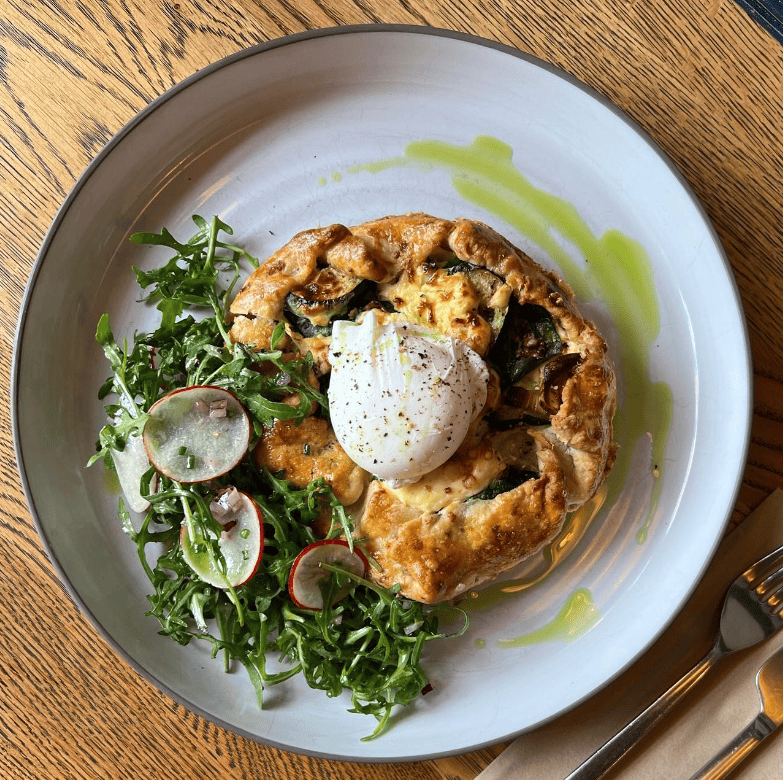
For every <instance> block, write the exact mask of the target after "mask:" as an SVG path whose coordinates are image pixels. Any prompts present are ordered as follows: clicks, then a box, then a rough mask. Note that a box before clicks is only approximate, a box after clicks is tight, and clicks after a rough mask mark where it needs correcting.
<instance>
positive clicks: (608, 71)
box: [0, 0, 783, 780]
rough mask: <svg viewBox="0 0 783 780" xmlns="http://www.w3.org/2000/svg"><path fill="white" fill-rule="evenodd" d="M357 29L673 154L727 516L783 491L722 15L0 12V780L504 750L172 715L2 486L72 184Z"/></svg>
mask: <svg viewBox="0 0 783 780" xmlns="http://www.w3.org/2000/svg"><path fill="white" fill-rule="evenodd" d="M360 23H361V24H364V23H407V24H416V25H430V26H435V27H443V28H449V29H455V30H459V31H462V32H467V33H472V34H476V35H480V36H482V37H485V38H489V39H493V40H497V41H500V42H502V43H505V44H509V45H511V46H514V47H517V48H519V49H521V50H523V51H525V52H529V53H531V54H533V55H536V56H537V57H540V58H542V59H543V60H546V61H547V62H550V63H552V64H554V65H556V66H558V67H560V68H562V69H564V70H566V71H568V72H569V73H571V74H573V75H575V76H576V77H577V78H579V79H581V80H582V81H584V82H585V83H587V84H589V85H591V86H592V87H594V88H595V89H597V90H598V91H599V92H600V93H602V94H603V95H605V96H607V97H608V98H609V99H610V100H612V101H613V102H614V103H616V104H617V105H618V106H620V107H621V108H623V109H624V110H625V111H626V112H627V113H628V114H630V116H631V117H633V118H634V119H635V120H636V121H637V122H638V123H639V124H640V125H641V126H642V127H643V128H644V129H645V130H647V132H649V133H650V135H651V136H652V137H653V138H654V139H655V140H656V141H657V142H658V143H659V144H660V145H661V146H662V147H663V148H664V149H665V150H666V152H668V154H669V155H670V156H671V157H672V159H673V160H674V162H675V163H676V164H677V166H678V167H679V169H680V170H681V171H682V173H683V174H684V175H685V177H686V178H687V179H688V181H689V182H690V184H691V185H692V187H693V189H694V190H695V192H696V194H697V196H698V197H699V198H700V200H701V202H702V203H703V205H704V208H705V209H706V211H707V213H708V215H709V217H710V219H711V220H712V222H713V223H714V225H715V227H716V229H717V231H718V233H719V235H720V238H721V240H722V242H723V244H724V246H725V248H726V251H727V253H728V256H729V259H730V261H731V265H732V267H733V270H734V273H735V276H736V279H737V284H738V286H739V289H740V293H741V295H742V299H743V302H744V304H745V307H746V313H747V319H748V328H749V333H750V339H751V344H752V350H753V359H754V370H755V376H756V385H755V417H754V422H753V432H752V443H751V447H750V452H749V458H748V464H747V469H746V471H745V477H744V482H743V484H742V488H741V491H740V494H739V497H738V501H737V504H736V508H735V511H734V515H733V522H734V523H738V522H741V521H742V519H743V518H744V517H745V516H746V515H747V514H748V513H749V512H750V511H751V510H752V509H753V508H754V507H755V506H756V505H757V504H758V503H759V502H760V501H761V499H762V498H763V497H765V496H766V495H767V494H768V492H769V491H770V490H771V489H773V488H774V487H776V486H781V485H783V335H781V325H783V284H781V277H783V234H782V232H781V221H782V219H781V218H782V215H783V183H781V179H782V178H783V130H782V129H781V120H782V118H783V47H781V45H780V44H779V43H778V42H777V41H776V40H775V39H774V38H773V37H772V36H770V35H769V34H768V33H767V32H766V31H765V30H764V29H762V28H761V27H759V26H758V25H757V24H756V23H755V22H754V21H753V20H752V19H751V18H750V17H749V16H748V15H747V14H746V13H745V12H744V11H743V10H742V9H741V8H740V7H739V6H738V5H736V4H735V3H734V2H733V0H706V1H705V0H700V1H698V2H697V0H666V1H664V0H651V1H650V2H644V1H641V2H637V0H603V1H602V2H593V1H592V0H571V2H569V3H562V2H560V1H559V0H537V1H536V2H535V3H533V2H532V1H531V2H527V1H524V0H517V1H513V0H443V2H435V0H384V2H381V0H298V1H297V2H296V3H294V2H291V1H289V0H282V1H281V0H264V2H262V3H261V2H259V3H255V2H252V1H251V0H220V1H218V0H180V1H179V2H162V1H161V0H60V1H59V2H58V1H57V0H3V3H2V4H0V177H2V178H1V179H0V181H1V182H2V187H0V294H1V295H2V298H1V299H0V300H1V302H2V322H1V323H0V327H1V328H2V331H1V333H2V338H3V343H4V349H3V350H2V353H1V354H0V379H1V380H2V383H3V388H4V393H3V400H2V403H3V415H2V422H1V423H0V425H2V441H0V457H1V458H2V465H3V469H2V475H1V477H0V479H2V488H1V489H0V502H1V503H0V507H1V508H2V519H0V554H1V555H2V575H1V576H0V625H2V626H3V629H2V642H0V776H2V777H3V778H25V779H27V778H56V779H59V778H75V779H77V780H86V779H87V778H90V779H92V778H128V779H129V780H130V779H131V778H133V779H134V780H135V779H137V778H138V779H141V780H148V779H149V780H152V779H153V778H171V779H172V780H174V779H176V778H189V779H190V780H196V779H199V778H232V779H233V778H236V779H237V780H239V779H240V778H241V779H242V780H244V779H246V778H267V777H268V778H281V779H283V778H319V779H320V778H329V779H330V780H331V779H334V780H338V779H339V780H344V779H345V778H366V779H367V780H391V779H392V778H394V779H396V780H403V779H405V778H411V780H413V779H414V778H415V779H416V780H436V779H441V780H445V778H460V779H464V780H470V779H472V778H474V777H475V776H476V775H477V774H478V773H479V771H480V770H481V769H482V768H483V767H484V766H486V764H487V763H488V762H489V761H490V760H491V759H492V757H493V756H494V755H496V754H497V753H498V752H499V751H500V750H501V749H502V746H500V745H499V746H496V747H495V748H492V749H490V750H485V751H480V752H477V753H472V754H468V755H464V756H459V757H454V758H449V759H442V760H437V761H428V762H421V763H409V764H369V765H359V764H349V763H341V762H333V761H326V760H320V759H313V758H308V757H305V756H300V755H294V754H290V753H286V752H283V751H279V750H275V749H272V748H267V747H264V746H261V745H258V744H255V743H253V742H250V741H247V740H245V739H242V738H239V737H237V736H235V735H233V734H232V733H229V732H227V731H224V730H223V729H221V728H218V727H216V726H214V725H212V724H211V723H210V722H208V721H206V720H204V719H202V718H200V717H197V716H195V715H194V714H192V713H190V712H188V711H187V710H185V709H184V708H182V707H181V706H179V705H177V704H175V703H174V702H172V701H171V700H170V699H169V698H167V697H166V696H164V695H162V694H161V693H159V692H158V691H157V690H156V689H154V688H153V687H152V686H151V685H150V684H148V683H147V682H146V681H145V680H144V679H143V678H141V677H140V676H138V675H137V674H136V673H135V672H134V671H133V670H132V669H130V668H129V667H128V666H126V664H125V663H124V662H123V661H122V659H121V658H120V657H119V656H118V655H117V654H116V653H115V652H114V651H113V650H112V649H111V648H109V647H108V646H107V645H106V644H105V643H104V642H103V640H102V639H101V638H100V636H99V635H98V634H97V633H96V632H95V631H94V629H93V628H92V627H91V626H90V624H89V623H88V622H87V620H86V619H85V618H84V617H82V615H81V614H80V613H79V611H78V610H77V609H76V608H75V607H74V605H73V604H72V603H71V601H70V599H69V597H68V595H67V594H66V592H65V591H64V590H63V588H62V587H61V586H60V584H59V580H58V578H57V575H56V573H55V572H54V570H53V568H52V565H51V564H50V562H49V561H48V559H47V557H46V554H45V553H44V551H43V548H42V545H41V543H40V541H39V539H38V536H37V533H36V531H35V528H34V525H33V523H32V521H31V518H30V515H29V512H28V510H27V507H26V503H25V499H24V495H23V492H22V488H21V486H20V482H19V478H18V475H17V471H16V464H15V459H14V451H13V443H12V433H11V427H10V422H9V419H10V418H9V408H8V404H9V402H8V400H7V399H8V389H9V386H10V373H11V354H12V344H13V339H14V332H15V328H16V319H17V313H18V310H19V306H20V302H21V300H22V297H23V292H24V288H25V283H26V280H27V277H28V274H29V272H30V269H31V267H32V265H33V263H34V261H35V257H36V254H37V251H38V248H39V246H40V244H41V242H42V240H43V237H44V235H45V233H46V231H47V229H48V226H49V225H50V223H51V222H52V220H53V218H54V216H55V214H56V212H57V209H58V207H59V205H60V203H61V202H62V201H63V199H64V198H65V197H66V195H67V193H68V191H69V190H70V188H71V187H72V185H73V184H74V182H75V181H76V179H77V178H78V176H79V175H80V174H81V172H82V171H83V170H84V168H85V167H86V166H87V165H88V164H89V162H90V161H91V160H92V159H93V158H94V157H95V155H96V154H97V153H98V151H99V150H100V149H101V147H102V146H103V145H104V144H105V143H106V142H107V141H108V140H109V139H110V138H111V137H112V135H113V134H114V133H115V132H117V131H118V130H119V129H120V128H121V127H122V126H123V125H124V124H125V123H126V122H128V121H129V120H130V119H131V118H132V117H133V116H134V115H135V114H136V113H137V112H138V111H140V110H141V109H142V108H144V106H145V105H146V104H147V103H148V102H149V101H151V100H153V99H154V98H156V97H157V96H158V95H160V94H161V93H162V92H164V91H165V90H166V89H168V88H169V87H171V86H172V85H174V84H176V83H178V82H179V81H181V80H182V79H184V78H186V77H187V76H189V75H191V74H192V73H193V72H195V71H197V70H198V69H200V68H202V67H204V66H206V65H208V64H210V63H212V62H215V61H216V60H219V59H221V58H222V57H224V56H226V55H229V54H231V53H233V52H236V51H238V50H240V49H242V48H245V47H247V46H251V45H253V44H256V43H258V42H261V41H266V40H269V39H272V38H276V37H279V36H282V35H286V34H289V33H295V32H299V31H302V30H306V29H314V28H319V27H329V26H334V25H345V24H360ZM719 348H720V337H719V334H716V349H719ZM733 370H735V367H733V366H731V365H727V366H726V371H727V372H730V371H733Z"/></svg>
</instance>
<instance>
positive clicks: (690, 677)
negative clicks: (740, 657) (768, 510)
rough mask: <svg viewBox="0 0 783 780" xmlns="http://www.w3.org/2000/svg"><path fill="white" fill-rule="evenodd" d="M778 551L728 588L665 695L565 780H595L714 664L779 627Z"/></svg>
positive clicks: (781, 554) (781, 576)
mask: <svg viewBox="0 0 783 780" xmlns="http://www.w3.org/2000/svg"><path fill="white" fill-rule="evenodd" d="M781 605H783V547H779V548H778V549H777V550H774V551H773V552H771V553H769V555H766V556H765V557H764V558H762V559H761V560H760V561H758V562H756V563H754V564H753V566H751V567H750V568H749V569H748V570H747V571H746V572H744V573H743V574H740V576H739V577H737V579H736V580H734V582H733V583H732V584H731V586H730V587H729V590H728V592H727V593H726V597H725V599H724V602H723V611H722V612H721V618H720V629H719V631H718V635H717V636H716V637H715V642H714V644H713V646H712V649H711V650H710V651H709V653H707V655H705V656H704V658H703V659H702V660H701V661H699V663H697V664H696V666H694V667H693V669H691V670H690V671H689V672H687V673H686V674H685V675H684V676H683V677H682V678H681V679H680V680H678V681H677V682H676V683H674V685H672V687H671V688H669V690H668V691H666V692H665V693H664V694H662V695H661V696H660V697H659V698H658V699H656V700H655V701H654V702H653V703H652V704H651V705H650V706H649V707H647V709H645V710H643V711H642V712H641V713H640V714H639V715H637V716H636V717H635V718H634V719H633V720H632V721H631V722H630V723H629V724H628V725H627V726H625V728H623V729H622V730H621V731H619V732H618V733H617V734H615V736H614V737H612V738H611V739H610V740H609V741H608V742H606V743H605V744H604V745H603V746H602V747H600V748H598V750H596V752H595V753H593V754H592V755H591V756H590V757H589V758H588V759H587V760H586V761H584V762H583V763H582V764H580V766H578V767H577V768H576V769H575V770H574V771H573V772H571V774H570V775H568V777H566V778H565V780H597V778H599V777H602V776H603V775H604V773H606V772H607V771H608V770H609V769H610V768H611V767H613V766H614V765H615V764H616V763H617V762H618V761H619V760H620V759H621V758H622V757H623V756H624V755H625V753H626V752H627V751H628V750H630V748H631V747H633V746H634V745H635V744H636V743H637V742H638V741H639V740H640V739H641V738H642V737H644V736H645V734H647V733H648V732H649V731H650V730H651V729H652V728H653V726H655V724H656V723H658V722H659V721H660V720H661V719H662V718H663V717H664V716H665V715H666V714H667V713H668V712H669V711H670V710H671V709H672V707H674V705H675V704H676V703H677V702H678V701H680V699H682V697H683V696H685V694H686V693H688V691H690V690H691V688H693V687H694V686H695V685H696V683H698V682H699V680H701V679H702V678H703V677H704V676H705V675H706V674H707V672H709V670H710V669H712V667H713V666H715V664H716V663H718V661H720V660H721V659H722V658H725V657H726V656H727V655H729V654H730V653H733V652H735V651H737V650H744V649H745V648H748V647H752V646H753V645H755V644H758V643H759V642H760V641H761V640H762V639H766V638H767V637H769V636H771V635H772V634H774V633H775V632H776V631H777V630H778V629H779V628H781V626H783V615H781Z"/></svg>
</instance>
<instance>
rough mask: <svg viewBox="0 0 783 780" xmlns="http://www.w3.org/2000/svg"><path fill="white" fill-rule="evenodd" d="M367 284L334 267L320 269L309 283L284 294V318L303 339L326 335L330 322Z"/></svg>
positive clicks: (351, 304)
mask: <svg viewBox="0 0 783 780" xmlns="http://www.w3.org/2000/svg"><path fill="white" fill-rule="evenodd" d="M369 284H370V282H368V280H366V279H360V278H358V277H356V276H350V275H349V274H345V273H343V272H341V271H338V270H337V269H335V268H331V267H328V266H327V267H326V268H322V269H321V270H320V271H319V272H318V273H317V274H316V276H315V278H314V279H313V281H312V282H310V283H309V284H306V285H305V286H304V287H300V288H298V289H296V290H292V291H291V292H290V293H288V295H287V296H286V298H285V312H286V318H287V319H288V321H289V322H290V323H291V325H292V326H293V327H294V328H295V329H296V330H297V331H298V332H299V333H301V334H302V335H303V336H304V337H305V338H310V337H312V336H328V335H329V334H330V333H331V332H332V321H333V320H335V319H339V318H344V317H346V316H347V315H348V313H349V312H350V311H351V309H352V308H354V304H355V302H356V298H357V296H358V294H359V293H361V292H363V291H365V292H366V291H367V288H368V286H369Z"/></svg>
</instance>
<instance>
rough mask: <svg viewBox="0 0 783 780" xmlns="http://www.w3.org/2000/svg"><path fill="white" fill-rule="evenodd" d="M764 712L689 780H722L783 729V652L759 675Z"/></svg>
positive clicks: (776, 654) (758, 683)
mask: <svg viewBox="0 0 783 780" xmlns="http://www.w3.org/2000/svg"><path fill="white" fill-rule="evenodd" d="M756 686H757V687H758V689H759V698H760V699H761V712H759V714H758V716H757V717H756V718H754V719H753V720H752V721H751V722H750V723H749V724H748V725H747V726H746V727H745V728H744V729H743V730H742V731H741V732H740V733H739V734H737V736H736V737H735V738H734V739H733V740H732V741H731V742H729V744H728V745H726V747H724V748H723V750H721V751H720V752H719V753H717V754H716V755H715V756H714V757H713V758H712V759H711V760H710V761H708V762H707V763H706V764H705V765H704V766H703V767H702V768H701V769H700V770H699V771H698V772H696V774H695V775H693V776H692V777H691V778H690V780H721V778H724V777H727V776H728V775H729V774H730V773H731V772H733V771H734V770H735V769H736V768H737V767H738V766H739V765H740V764H741V763H742V762H743V761H744V760H745V759H746V758H747V757H748V756H749V755H750V753H751V752H753V751H754V750H755V749H756V748H757V747H758V746H759V745H760V744H761V742H762V741H763V740H764V739H765V738H766V737H768V736H769V735H770V734H772V733H773V732H774V731H775V730H776V729H777V728H778V727H779V726H781V725H783V648H781V649H779V650H778V651H777V652H776V653H775V654H774V655H772V656H770V657H769V658H768V659H767V660H766V661H764V663H763V664H762V665H761V668H760V669H759V671H758V674H757V675H756Z"/></svg>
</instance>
